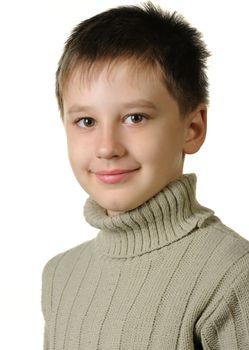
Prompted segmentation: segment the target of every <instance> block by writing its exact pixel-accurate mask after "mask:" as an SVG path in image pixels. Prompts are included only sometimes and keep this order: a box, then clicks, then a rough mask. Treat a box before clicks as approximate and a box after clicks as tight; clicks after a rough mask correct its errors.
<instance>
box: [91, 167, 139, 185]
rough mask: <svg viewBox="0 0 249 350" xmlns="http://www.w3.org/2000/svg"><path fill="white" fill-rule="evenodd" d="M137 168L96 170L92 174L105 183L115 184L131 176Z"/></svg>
mask: <svg viewBox="0 0 249 350" xmlns="http://www.w3.org/2000/svg"><path fill="white" fill-rule="evenodd" d="M137 170H138V169H132V170H126V169H115V170H107V171H98V172H95V173H94V174H95V176H96V177H97V179H98V180H100V181H101V182H103V183H105V184H116V183H118V182H121V181H122V180H124V179H127V178H128V177H131V176H132V175H133V174H134V173H135V172H136V171H137Z"/></svg>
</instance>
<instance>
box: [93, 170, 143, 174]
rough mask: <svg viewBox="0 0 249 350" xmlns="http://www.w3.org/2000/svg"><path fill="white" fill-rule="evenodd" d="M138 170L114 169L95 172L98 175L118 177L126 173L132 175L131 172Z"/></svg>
mask: <svg viewBox="0 0 249 350" xmlns="http://www.w3.org/2000/svg"><path fill="white" fill-rule="evenodd" d="M134 170H137V169H113V170H101V171H95V174H96V175H117V174H124V173H130V172H131V171H134Z"/></svg>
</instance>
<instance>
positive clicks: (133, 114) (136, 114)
mask: <svg viewBox="0 0 249 350" xmlns="http://www.w3.org/2000/svg"><path fill="white" fill-rule="evenodd" d="M132 116H140V117H142V118H143V119H142V121H139V122H138V123H131V124H133V125H135V124H140V123H142V122H143V121H144V119H148V116H146V115H144V114H142V113H132V114H129V115H128V116H127V117H125V118H124V119H125V120H127V119H128V118H129V117H132ZM87 119H89V120H91V121H94V122H95V120H94V118H91V117H82V118H78V119H77V120H75V122H74V124H76V125H78V124H79V122H80V121H83V120H87ZM78 126H79V125H78ZM93 126H94V125H93ZM93 126H89V127H87V126H84V127H81V126H79V127H80V128H82V129H90V128H91V127H93Z"/></svg>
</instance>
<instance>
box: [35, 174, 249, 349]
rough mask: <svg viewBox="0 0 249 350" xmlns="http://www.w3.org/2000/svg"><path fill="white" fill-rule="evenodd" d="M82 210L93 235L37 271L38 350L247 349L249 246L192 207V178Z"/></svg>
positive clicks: (90, 202) (208, 214)
mask: <svg viewBox="0 0 249 350" xmlns="http://www.w3.org/2000/svg"><path fill="white" fill-rule="evenodd" d="M84 215H85V219H86V221H87V222H88V223H89V224H90V225H92V226H94V227H95V228H97V229H99V232H98V234H97V235H96V237H95V238H94V239H91V240H89V241H85V242H83V243H82V244H80V245H79V246H77V247H74V248H72V249H70V250H68V251H66V252H63V253H61V254H59V255H57V256H55V257H54V258H52V259H51V260H50V261H49V262H48V263H47V264H46V266H45V267H44V270H43V282H42V310H43V314H44V318H45V337H44V349H46V350H83V349H84V350H145V349H147V350H150V349H151V350H152V349H153V350H166V349H167V350H175V349H177V350H191V349H199V350H200V349H209V350H211V349H212V350H218V349H224V350H237V349H241V350H242V349H243V350H246V349H249V242H248V241H247V240H246V239H245V238H243V237H242V236H240V235H239V234H238V233H236V232H234V231H233V230H231V229H230V228H228V227H227V226H225V225H224V224H223V223H222V222H221V220H220V219H219V218H218V217H217V216H215V215H214V212H213V211H212V210H210V209H208V208H206V207H203V206H202V205H200V204H199V203H198V201H197V199H196V175H195V174H187V175H183V176H182V177H180V178H179V179H177V180H174V181H172V182H170V183H169V184H168V185H167V186H166V187H165V188H163V189H162V190H161V191H160V192H159V193H157V194H156V195H155V196H154V197H152V198H151V199H149V200H148V201H147V202H145V203H144V204H142V205H141V206H140V207H138V208H135V209H133V210H131V211H128V212H126V213H122V214H119V215H116V216H108V215H107V214H106V211H105V210H104V209H103V208H101V207H100V206H99V205H98V204H97V203H96V202H95V201H94V200H93V199H92V198H88V199H87V201H86V204H85V207H84Z"/></svg>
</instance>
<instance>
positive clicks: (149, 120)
mask: <svg viewBox="0 0 249 350" xmlns="http://www.w3.org/2000/svg"><path fill="white" fill-rule="evenodd" d="M64 111H65V114H64V125H65V130H66V135H67V142H68V153H69V159H70V163H71V166H72V169H73V172H74V174H75V176H76V178H77V180H78V182H79V183H80V185H81V186H82V188H83V189H84V190H85V191H86V192H87V193H88V194H89V195H90V196H91V197H92V198H93V199H94V200H95V201H96V202H97V203H98V204H99V205H100V206H101V207H103V208H105V209H106V210H107V213H108V215H116V214H118V213H120V212H125V211H128V210H131V209H134V208H136V207H138V206H139V205H141V204H143V203H144V202H145V201H147V200H148V199H150V198H151V197H153V196H154V195H155V194H156V193H158V192H159V191H160V190H161V189H162V188H163V187H165V186H166V185H167V184H168V183H169V182H170V181H172V180H174V179H176V178H178V177H179V176H181V175H182V171H183V153H184V152H183V150H184V140H185V138H186V122H185V121H184V120H183V119H181V118H180V113H179V109H178V105H177V102H176V101H175V100H174V99H173V98H172V96H171V95H170V94H169V93H168V91H167V89H166V87H165V86H164V84H163V82H162V80H161V79H159V78H158V77H156V75H155V74H152V72H151V71H150V70H146V69H143V68H140V69H137V70H134V69H131V63H128V62H123V63H118V64H117V65H115V66H114V67H113V68H112V70H111V71H108V69H107V66H104V67H103V69H102V71H101V72H100V73H99V74H98V75H96V76H95V77H93V78H92V79H91V80H90V81H86V80H84V79H82V72H81V71H80V70H78V71H77V70H76V71H75V73H74V74H73V76H72V77H71V78H70V80H69V82H68V85H67V88H66V90H65V91H64Z"/></svg>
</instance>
